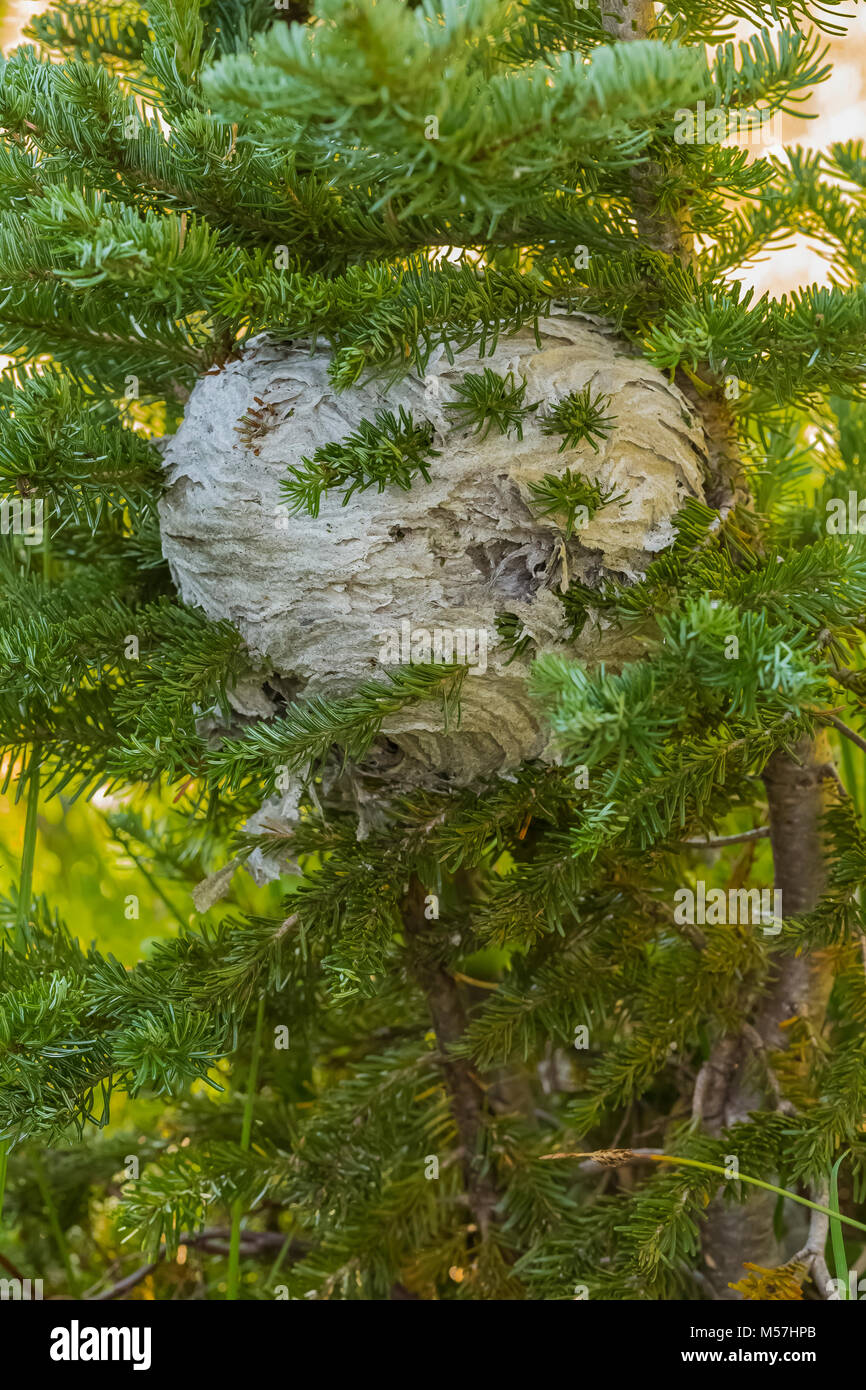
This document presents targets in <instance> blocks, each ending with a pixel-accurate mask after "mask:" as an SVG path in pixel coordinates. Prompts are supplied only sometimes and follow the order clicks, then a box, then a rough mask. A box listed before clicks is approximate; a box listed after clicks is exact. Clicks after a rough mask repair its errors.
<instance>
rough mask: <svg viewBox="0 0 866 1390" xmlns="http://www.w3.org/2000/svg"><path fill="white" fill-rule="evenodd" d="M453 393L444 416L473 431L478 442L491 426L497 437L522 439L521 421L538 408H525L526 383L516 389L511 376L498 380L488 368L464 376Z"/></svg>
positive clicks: (531, 406) (485, 436)
mask: <svg viewBox="0 0 866 1390" xmlns="http://www.w3.org/2000/svg"><path fill="white" fill-rule="evenodd" d="M454 390H455V395H456V396H457V397H458V399H457V400H456V401H449V402H448V404H447V405H446V406H445V411H446V414H448V415H450V416H451V418H452V419H453V420H454V422H455V424H457V425H461V426H463V427H465V428H470V427H474V432H475V433H476V434H478V435H480V437H481V439H486V438H487V436H488V434H489V433H490V431H491V429H492V428H493V426H494V425H495V426H496V429H497V430H498V432H499V433H500V434H508V433H509V431H511V430H514V432H515V434H516V435H517V438H518V439H522V438H523V421H524V420H525V419H526V417H527V415H530V414H531V413H532V412H533V411H534V410H537V409H538V407H539V405H540V401H535V402H534V403H533V404H532V405H527V404H526V402H525V397H526V382H525V381H522V382H521V383H520V385H519V386H518V385H516V384H515V381H514V373H513V372H509V373H508V376H507V377H502V376H500V375H499V373H498V372H494V371H491V370H490V368H489V367H485V368H484V371H483V372H480V373H479V372H467V373H466V375H465V377H464V378H463V380H462V381H460V382H458V384H457V385H456V387H455V388H454Z"/></svg>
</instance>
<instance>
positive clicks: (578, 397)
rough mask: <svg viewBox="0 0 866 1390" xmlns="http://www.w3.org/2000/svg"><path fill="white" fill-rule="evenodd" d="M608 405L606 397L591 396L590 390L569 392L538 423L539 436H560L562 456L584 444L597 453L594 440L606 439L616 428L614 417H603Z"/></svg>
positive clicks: (586, 388) (607, 397) (588, 388)
mask: <svg viewBox="0 0 866 1390" xmlns="http://www.w3.org/2000/svg"><path fill="white" fill-rule="evenodd" d="M609 401H610V397H609V396H603V395H600V394H599V395H596V396H593V394H592V389H591V388H590V387H589V386H585V387H584V389H583V390H582V391H572V392H571V394H570V395H568V396H565V397H563V399H562V400H561V401H557V403H556V405H555V406H553V408H552V409H550V410H548V412H547V414H546V415H545V416H544V418H543V419H542V421H541V429H542V433H543V434H561V435H562V443H561V444H560V446H559V452H560V453H561V454H562V453H564V452H565V450H566V449H576V448H577V446H578V444H580V443H582V442H583V440H586V441H587V443H589V444H591V445H592V447H593V449H594V451H595V452H596V453H598V444H597V443H596V440H602V439H607V438H608V436H609V435H610V433H611V431H612V430H613V428H614V426H615V425H616V416H614V415H606V414H605V407H606V406H607V405H608V404H609Z"/></svg>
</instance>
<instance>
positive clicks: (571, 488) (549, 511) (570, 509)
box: [529, 451, 628, 540]
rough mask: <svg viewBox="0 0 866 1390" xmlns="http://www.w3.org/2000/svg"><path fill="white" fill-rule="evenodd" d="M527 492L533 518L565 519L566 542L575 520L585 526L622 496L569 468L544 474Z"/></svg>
mask: <svg viewBox="0 0 866 1390" xmlns="http://www.w3.org/2000/svg"><path fill="white" fill-rule="evenodd" d="M560 452H561V451H560ZM529 493H530V497H531V498H532V509H533V511H534V512H535V514H536V515H537V516H564V517H565V527H564V530H565V538H566V540H569V539H570V537H571V535H572V532H573V531H574V527H575V523H576V522H577V520H578V517H580V518H581V520H582V524H585V523H586V522H587V521H591V520H592V518H593V517H594V516H595V513H596V512H597V511H600V509H601V508H602V507H607V506H610V505H612V504H613V503H614V502H621V501H622V500H623V499H624V498H625V496H626V494H625V493H624V492H615V491H614V489H613V488H610V489H609V490H608V491H605V489H604V488H602V486H601V484H600V483H598V482H596V481H592V482H590V481H589V480H588V479H587V478H584V476H583V474H582V473H578V472H574V473H573V472H572V471H571V469H570V468H566V470H565V472H564V473H559V474H556V473H545V475H544V477H543V478H542V479H541V481H540V482H536V483H530V484H529ZM625 505H626V506H628V503H626V504H625Z"/></svg>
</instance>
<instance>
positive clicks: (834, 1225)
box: [829, 1150, 851, 1299]
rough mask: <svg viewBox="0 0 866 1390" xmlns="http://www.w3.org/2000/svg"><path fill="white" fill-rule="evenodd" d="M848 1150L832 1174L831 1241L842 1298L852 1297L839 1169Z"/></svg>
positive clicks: (838, 1160) (838, 1159)
mask: <svg viewBox="0 0 866 1390" xmlns="http://www.w3.org/2000/svg"><path fill="white" fill-rule="evenodd" d="M847 1156H848V1155H847V1150H846V1152H845V1153H843V1154H842V1155H841V1157H840V1158H837V1159H836V1162H835V1163H834V1164H833V1171H832V1172H831V1174H830V1198H829V1202H830V1210H831V1211H832V1212H833V1215H832V1216H831V1217H830V1243H831V1245H832V1247H833V1263H834V1264H835V1266H836V1278H837V1280H838V1281H839V1283H840V1285H841V1293H840V1294H839V1297H840V1298H841V1299H847V1298H850V1297H851V1293H850V1290H849V1288H848V1260H847V1257H846V1255H845V1237H844V1235H843V1234H842V1221H841V1217H840V1214H839V1169H840V1167H841V1165H842V1162H843V1160H844V1159H845V1158H847Z"/></svg>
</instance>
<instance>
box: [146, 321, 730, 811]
mask: <svg viewBox="0 0 866 1390" xmlns="http://www.w3.org/2000/svg"><path fill="white" fill-rule="evenodd" d="M540 337H541V346H540V347H539V346H538V343H537V342H536V340H535V337H534V334H533V333H532V332H531V331H529V330H526V331H522V332H519V333H515V334H513V335H511V336H507V337H505V336H503V337H502V338H501V339H500V340H499V343H498V346H497V348H496V350H495V352H494V353H493V354H492V355H490V356H487V357H484V358H479V356H478V350H477V348H473V349H469V350H467V351H464V352H462V353H460V354H459V355H458V356H457V357H456V360H455V361H454V362H453V363H449V362H448V360H447V358H446V357H445V355H444V353H443V352H441V350H438V351H437V352H436V353H434V355H433V357H432V359H431V361H430V363H429V365H428V368H427V372H426V375H425V376H424V377H423V378H419V377H418V376H408V377H406V378H404V379H403V380H401V381H400V382H398V383H397V385H394V386H383V384H382V383H381V382H373V383H370V384H367V385H363V386H358V387H356V388H352V389H349V390H346V391H344V392H342V393H339V394H338V393H337V392H336V391H335V390H334V388H333V386H332V385H331V383H330V381H329V379H328V374H327V371H328V363H329V354H328V353H327V352H326V351H325V350H320V351H316V352H313V353H312V354H311V353H310V350H309V347H308V345H306V344H289V345H285V344H279V343H276V342H273V341H270V340H268V339H266V338H261V337H260V338H257V339H255V340H253V341H251V342H250V343H249V344H248V345H247V347H246V350H245V351H244V354H243V357H242V359H241V360H239V361H236V362H233V363H231V364H230V365H229V366H227V367H226V368H225V369H224V370H222V371H221V372H219V373H216V374H213V375H208V376H205V377H203V378H202V380H201V381H200V382H199V383H198V384H197V386H196V388H195V390H194V391H193V393H192V396H191V398H190V401H189V404H188V406H187V410H186V415H185V418H184V421H183V423H182V425H181V427H180V429H179V430H178V432H177V434H176V435H175V436H173V437H172V438H171V440H170V441H169V442H168V445H167V448H166V452H165V460H166V469H167V483H168V487H167V491H166V493H165V496H164V499H163V501H162V504H161V508H160V513H161V526H162V541H163V550H164V553H165V556H166V559H167V560H168V562H169V564H170V566H171V570H172V574H173V576H174V579H175V582H176V584H177V587H178V589H179V591H180V593H181V596H182V597H183V599H184V600H185V601H186V602H187V603H189V604H200V605H201V607H202V608H203V609H204V610H205V612H206V613H207V614H208V615H209V616H211V617H212V618H229V619H230V620H231V621H232V622H233V623H234V624H236V626H237V627H238V628H239V629H240V631H241V633H242V635H243V637H244V640H245V642H246V644H247V646H248V648H249V650H250V652H251V654H253V656H254V657H256V658H258V659H259V661H260V664H261V666H262V669H264V670H265V671H266V672H267V671H270V672H272V675H270V676H269V685H270V687H271V689H275V690H277V691H279V692H281V693H282V694H283V695H284V696H285V697H286V698H287V699H303V698H304V697H307V696H312V695H323V696H334V695H340V694H348V693H350V692H351V691H352V690H353V689H354V688H355V687H356V686H357V685H358V684H359V683H360V682H361V681H364V680H369V679H370V678H374V679H378V680H381V681H384V682H386V683H387V671H388V669H392V670H393V669H395V667H394V666H393V665H391V666H390V667H389V666H388V665H387V664H386V663H388V662H394V661H395V660H397V661H403V660H406V659H407V658H408V657H412V658H413V659H415V660H430V659H434V660H435V659H437V658H438V659H443V658H445V659H447V657H448V656H449V654H450V653H452V652H453V654H454V656H455V658H456V659H461V658H465V659H466V660H467V661H468V663H469V665H470V672H469V674H468V675H467V677H466V679H465V681H464V683H463V690H462V696H461V722H460V727H459V729H455V728H454V727H453V724H452V727H451V728H450V729H448V730H446V729H445V727H444V725H443V712H442V708H441V706H440V704H439V703H438V702H429V703H425V704H418V705H414V706H409V707H408V708H406V709H404V710H403V711H401V713H400V714H399V715H396V716H394V717H393V718H391V719H389V720H388V721H387V722H386V724H385V726H384V728H383V734H382V737H380V739H379V740H378V742H377V743H376V745H374V747H373V749H372V750H371V752H370V754H369V756H368V758H367V759H366V760H365V763H364V765H363V768H362V769H359V770H356V780H357V785H358V786H360V787H363V786H366V787H367V788H368V789H370V788H374V787H378V788H379V789H381V787H382V783H383V781H384V782H385V783H386V784H388V785H389V786H391V787H393V788H394V789H404V788H406V787H409V786H413V785H415V786H417V785H426V786H431V787H436V786H438V787H442V786H446V785H452V786H453V785H466V784H470V783H472V782H474V781H476V780H477V779H479V778H481V777H484V776H487V775H490V774H494V773H497V772H504V771H507V770H508V769H510V768H514V767H515V766H516V765H517V764H518V763H520V762H521V761H522V760H523V759H525V758H531V757H538V756H543V755H544V752H545V747H546V744H547V736H546V734H545V730H544V725H543V720H542V718H541V717H540V712H539V710H538V709H537V708H536V707H535V705H534V702H533V700H532V699H531V698H530V696H529V694H528V691H527V676H528V673H529V666H530V663H531V660H532V659H533V656H534V654H535V653H536V652H539V651H549V650H552V649H560V648H562V649H565V650H569V651H571V652H572V653H574V654H575V655H577V656H585V657H586V658H587V659H589V660H594V659H596V658H597V657H598V656H604V657H607V658H609V657H610V655H611V652H610V651H609V650H607V649H606V648H605V645H604V638H603V635H602V637H601V639H599V635H598V633H597V631H595V632H594V635H590V628H589V625H588V626H587V631H586V634H585V635H584V636H581V637H580V638H579V639H578V640H577V641H576V642H570V641H569V640H568V624H567V623H566V622H565V619H564V613H563V609H562V605H561V603H560V602H559V599H558V597H557V595H558V594H559V592H560V591H561V589H562V588H563V587H564V585H565V583H566V582H567V581H568V580H570V579H575V578H579V579H581V580H583V581H584V582H585V583H588V584H596V583H598V581H599V579H600V577H601V576H603V575H604V574H605V573H611V574H617V575H621V576H625V577H627V578H636V577H638V576H639V575H640V574H641V573H642V572H643V570H644V569H645V567H646V565H647V563H648V561H649V560H650V558H651V557H652V555H653V553H654V552H657V551H659V550H661V549H663V548H664V547H665V546H667V545H668V544H669V543H670V541H671V540H672V538H673V531H672V526H671V518H672V517H673V515H674V513H675V512H676V511H677V510H678V508H679V507H681V506H682V504H683V503H684V501H685V500H686V498H687V497H690V496H691V497H694V496H701V495H702V487H701V476H702V470H701V462H702V458H703V455H704V443H703V435H702V432H701V429H700V426H699V424H698V422H697V421H696V420H695V419H694V418H693V415H692V412H691V410H690V409H689V406H688V404H687V402H686V400H685V398H684V397H683V396H682V395H681V393H680V392H679V391H678V390H677V389H676V388H675V387H673V386H672V385H671V384H670V383H669V382H668V381H667V379H666V378H665V377H664V376H663V375H662V374H661V373H660V372H659V371H657V370H656V369H655V368H654V367H652V366H650V365H649V364H648V363H647V362H645V361H644V360H643V359H642V358H640V357H639V356H636V355H635V354H634V353H633V352H632V351H631V350H630V349H629V348H628V347H627V346H626V345H625V344H624V343H623V342H622V341H621V340H620V339H618V338H617V336H616V335H615V334H614V333H613V332H612V331H611V330H610V329H609V328H607V327H605V326H604V325H602V324H599V323H597V322H596V321H595V320H593V319H589V318H585V317H573V316H570V317H566V316H564V315H563V316H554V317H550V318H547V319H544V320H542V322H541V325H540ZM485 367H489V368H491V369H492V370H493V371H495V372H497V373H499V375H500V376H502V377H506V378H507V377H508V375H509V373H512V374H513V377H514V380H515V382H518V383H519V382H520V380H521V379H523V380H525V381H526V383H527V389H526V395H525V400H526V402H527V403H529V402H534V401H539V402H541V404H540V405H539V407H538V409H537V411H536V412H535V413H534V414H531V415H529V416H528V418H526V419H525V420H524V423H523V439H522V440H519V439H517V438H516V437H515V434H514V432H513V431H512V433H511V434H510V435H508V436H507V437H506V436H503V435H501V434H498V433H497V432H496V430H495V428H494V429H493V430H491V431H490V433H489V434H488V435H487V437H486V439H483V440H482V439H480V437H479V435H478V434H477V433H473V431H472V428H471V427H458V426H455V424H454V421H453V419H452V418H451V417H450V416H449V414H448V413H447V412H446V410H445V409H444V407H445V406H446V405H447V404H448V403H449V402H453V401H454V399H455V395H454V387H455V386H456V385H457V384H458V383H459V382H461V381H462V380H463V378H464V377H465V376H466V374H467V373H470V372H475V373H480V372H481V371H483V369H484V368H485ZM587 385H590V386H591V388H592V392H593V394H595V393H599V392H600V393H603V394H604V395H606V396H609V397H610V398H611V399H610V403H609V405H608V406H607V413H608V414H609V415H611V416H613V417H614V418H615V421H616V423H615V426H614V429H613V431H612V433H611V435H610V437H609V438H608V439H607V440H606V441H605V442H599V450H598V452H597V453H596V452H594V450H593V448H592V446H591V445H590V444H589V443H582V444H580V445H579V446H578V447H577V448H576V449H572V450H568V451H566V452H563V453H558V452H557V451H558V448H559V444H560V442H561V439H560V437H559V436H557V435H553V436H549V435H545V434H544V433H542V431H541V428H540V420H541V419H542V418H543V417H544V415H545V412H546V411H547V410H549V408H550V407H551V406H552V405H555V404H556V403H557V402H558V401H559V400H561V399H562V398H563V397H565V396H567V395H568V394H569V393H571V392H573V391H575V390H582V389H583V388H584V387H586V386H587ZM400 406H403V407H405V409H406V410H407V411H409V412H410V413H411V415H412V417H413V419H414V420H415V421H416V422H418V423H421V422H423V421H425V420H427V421H429V422H430V423H431V424H432V425H433V427H434V429H435V435H434V439H433V447H434V448H435V449H437V450H438V451H439V456H438V457H437V458H433V459H432V461H431V462H430V465H429V471H430V478H431V481H430V482H429V483H425V482H424V480H423V478H421V477H420V476H419V477H416V479H415V481H414V482H413V484H412V487H411V490H410V491H408V492H407V491H403V490H402V489H400V488H399V487H396V486H389V487H388V488H386V490H385V491H384V492H378V491H377V490H376V488H375V486H374V487H372V488H370V489H369V490H367V491H364V492H355V493H354V494H353V495H352V497H351V498H350V500H349V502H348V504H347V505H346V506H343V505H342V490H341V489H337V490H335V491H333V492H328V493H326V494H325V495H324V497H323V499H322V504H321V510H320V513H319V515H318V517H317V518H315V519H314V518H312V517H310V516H309V515H306V514H301V515H289V512H288V509H287V507H286V506H285V504H284V503H283V501H282V498H281V492H280V482H281V480H282V479H284V478H285V477H286V473H287V469H288V467H289V466H295V467H300V466H301V463H302V459H303V458H304V457H307V458H312V456H313V454H314V453H315V450H316V449H317V448H318V447H320V446H322V445H324V444H326V443H330V442H332V441H337V440H340V439H342V438H345V436H346V435H348V434H350V433H352V432H353V431H355V430H356V429H357V427H358V425H359V423H360V422H361V421H362V420H368V421H370V422H372V421H373V420H374V418H375V415H376V412H377V411H380V410H383V409H387V410H390V411H392V412H393V413H394V414H395V415H396V414H398V412H399V407H400ZM251 409H254V410H255V411H256V412H257V415H256V416H254V417H253V423H252V424H250V422H249V418H248V419H247V424H246V426H245V425H244V417H247V413H248V412H249V411H250V410H251ZM566 468H570V469H572V471H577V472H580V473H581V474H582V475H583V476H584V477H585V478H587V479H588V480H598V481H599V482H600V483H601V484H602V485H603V487H604V489H605V490H606V491H609V490H611V489H612V490H614V491H615V492H616V493H622V492H624V493H627V502H628V505H627V506H626V505H625V504H623V503H615V504H612V505H609V506H607V507H605V508H603V509H602V510H601V511H598V512H597V513H596V514H595V515H594V516H593V517H592V518H591V520H589V522H588V524H586V525H585V526H583V527H581V528H580V529H579V531H576V532H575V533H574V535H573V536H572V537H571V538H570V539H569V540H568V541H567V542H566V541H565V540H564V532H563V529H562V526H563V522H562V518H557V517H556V516H550V517H545V518H541V519H539V518H538V517H537V516H536V515H535V514H534V512H533V509H532V507H531V506H530V504H529V502H530V494H529V485H530V483H532V482H534V481H539V480H541V479H542V478H543V477H544V475H545V474H557V475H558V474H560V473H562V472H563V471H564V470H565V469H566ZM503 614H509V615H512V616H511V618H510V619H509V620H508V621H509V622H510V623H511V626H512V630H517V631H518V632H523V633H525V634H528V635H529V636H530V637H531V639H532V642H531V643H530V644H528V645H527V646H526V648H525V649H524V650H523V651H522V652H521V653H520V654H519V655H517V656H516V657H515V656H514V648H513V646H508V645H506V644H505V642H504V640H503V637H502V636H500V632H499V631H498V627H497V620H498V619H500V625H501V617H502V615H503ZM437 634H438V636H437ZM599 641H600V642H601V645H599ZM482 667H484V668H485V669H483V670H482ZM238 708H239V709H241V711H242V712H243V713H248V714H253V713H262V712H266V711H267V709H268V702H267V700H265V699H264V698H263V697H262V698H261V700H258V699H257V700H254V701H253V703H252V704H251V705H249V706H248V707H244V705H243V703H242V702H239V703H238Z"/></svg>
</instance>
